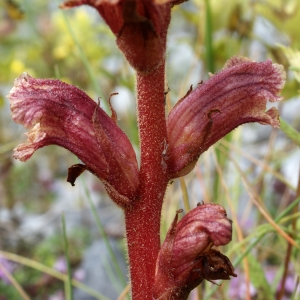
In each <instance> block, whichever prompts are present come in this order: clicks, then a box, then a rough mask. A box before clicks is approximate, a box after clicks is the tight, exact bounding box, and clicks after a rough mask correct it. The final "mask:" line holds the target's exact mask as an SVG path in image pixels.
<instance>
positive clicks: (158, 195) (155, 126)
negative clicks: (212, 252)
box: [125, 65, 168, 300]
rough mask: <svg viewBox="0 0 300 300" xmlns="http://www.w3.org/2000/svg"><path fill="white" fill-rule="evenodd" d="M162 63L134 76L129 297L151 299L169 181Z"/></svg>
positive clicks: (128, 224) (127, 216)
mask: <svg viewBox="0 0 300 300" xmlns="http://www.w3.org/2000/svg"><path fill="white" fill-rule="evenodd" d="M164 76H165V74H164V65H162V66H161V67H159V68H158V69H157V70H156V71H154V72H152V73H151V74H148V75H142V74H138V75H137V99H138V103H137V108H138V124H139V132H140V143H141V169H140V189H139V199H138V200H137V201H136V204H135V205H134V206H133V207H131V208H130V209H127V210H126V211H125V221H126V234H127V243H128V255H129V262H130V276H131V284H132V299H134V300H139V299H143V300H144V299H145V300H146V299H152V288H153V283H154V273H155V264H156V259H157V256H158V252H159V249H160V218H161V208H162V202H163V198H164V194H165V191H166V186H167V183H168V175H167V172H166V163H165V160H166V154H165V152H166V149H167V147H166V145H167V133H166V132H167V131H166V118H165V101H164Z"/></svg>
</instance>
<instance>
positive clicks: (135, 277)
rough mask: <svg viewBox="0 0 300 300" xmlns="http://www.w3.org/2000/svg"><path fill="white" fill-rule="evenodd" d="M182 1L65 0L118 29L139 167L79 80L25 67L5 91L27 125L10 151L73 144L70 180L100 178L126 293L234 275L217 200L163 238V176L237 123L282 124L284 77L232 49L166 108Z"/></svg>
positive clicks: (181, 294) (227, 229) (144, 293)
mask: <svg viewBox="0 0 300 300" xmlns="http://www.w3.org/2000/svg"><path fill="white" fill-rule="evenodd" d="M181 2H183V1H182V0H177V1H176V0H175V1H174V0H173V1H170V0H156V1H152V0H69V1H66V2H65V3H63V4H62V5H61V7H62V8H70V7H74V6H79V5H82V4H87V5H90V6H93V7H94V8H95V9H96V10H97V11H98V12H99V13H100V15H101V16H102V18H103V19H104V20H105V22H106V23H107V25H108V26H109V27H110V29H111V31H112V32H113V34H114V35H115V37H116V44H117V46H118V47H119V49H120V50H121V51H122V52H123V54H124V56H125V58H126V59H127V61H128V62H129V63H130V65H131V66H132V68H133V69H134V70H135V72H136V96H137V123H138V130H139V139H140V153H141V157H140V167H138V163H137V158H136V154H135V152H134V150H133V147H132V145H131V142H130V141H129V139H128V138H127V136H126V135H125V133H124V132H123V131H122V130H121V129H120V128H119V127H118V124H117V117H116V113H115V111H114V109H113V107H112V106H111V105H110V106H111V111H112V115H111V116H109V115H107V114H106V113H105V112H104V110H103V109H102V108H101V107H100V105H99V103H98V104H97V103H96V102H95V101H93V100H92V99H91V98H90V97H89V96H88V95H87V94H85V93H84V92H83V91H81V90H80V89H78V88H77V87H75V86H73V85H70V84H66V83H64V82H61V81H59V80H55V79H36V78H33V77H31V76H30V75H28V74H25V73H24V74H22V75H21V76H20V77H19V78H17V79H16V80H15V84H14V87H13V88H12V90H11V92H10V94H9V99H10V102H11V111H12V118H13V119H14V121H15V122H17V123H20V124H22V125H23V126H24V127H26V128H27V129H29V132H28V133H27V137H28V139H27V141H26V142H25V143H23V144H20V145H19V146H18V147H17V148H16V149H15V150H14V157H15V158H16V159H19V160H21V161H26V160H28V159H29V158H30V157H31V156H32V155H33V153H34V152H35V151H36V150H37V149H39V148H42V147H44V146H47V145H58V146H61V147H64V148H66V149H68V150H69V151H71V152H73V153H74V154H75V155H76V156H77V157H78V158H79V159H80V160H81V162H82V163H81V164H76V165H73V166H71V167H70V168H69V172H68V181H69V182H71V184H74V182H75V180H76V178H77V177H78V176H79V175H80V174H81V173H82V172H83V171H85V170H87V171H90V172H91V173H93V174H94V175H95V176H97V177H98V178H99V180H101V181H102V182H103V184H104V186H105V189H106V191H107V193H108V195H109V196H110V198H111V199H112V201H114V202H115V203H116V204H117V205H118V206H119V207H120V208H121V209H122V210H123V212H124V214H125V223H126V241H127V249H128V257H129V270H130V282H131V295H132V299H134V300H146V299H149V300H150V299H151V300H153V299H180V300H182V299H187V297H188V295H189V293H190V291H191V290H192V289H194V288H195V287H196V286H197V285H199V284H200V283H201V282H202V281H203V280H208V281H213V280H217V279H230V276H236V275H235V273H234V269H233V266H232V264H231V263H230V261H229V259H228V258H227V257H226V256H225V255H223V254H222V253H220V252H219V251H218V250H216V249H215V248H214V247H215V246H220V245H226V244H228V243H229V242H230V241H231V235H232V222H231V221H230V220H229V219H228V218H227V215H226V211H225V209H224V208H223V207H221V206H220V205H217V204H202V205H199V206H197V207H196V208H194V209H193V210H191V211H190V212H189V213H187V214H186V215H185V216H184V217H183V218H182V219H181V220H180V221H178V215H179V211H178V212H174V215H175V219H174V221H173V223H172V225H171V227H170V229H169V231H168V233H167V237H166V239H165V241H164V242H163V243H162V244H161V241H160V220H161V211H162V204H163V199H164V196H165V192H166V188H167V184H168V182H169V181H170V180H171V179H174V178H178V177H180V176H184V175H186V174H188V173H189V172H191V170H192V169H193V168H194V166H195V164H196V162H197V160H198V158H199V156H200V155H201V154H202V153H203V152H204V151H206V150H207V149H208V148H209V147H210V146H211V145H213V144H214V143H216V142H217V141H218V140H219V139H221V138H222V137H224V136H225V135H226V134H227V133H229V132H230V131H232V130H233V129H235V128H236V127H237V126H239V125H241V124H244V123H249V122H258V123H260V124H262V125H266V124H269V125H271V126H273V127H275V128H276V127H279V115H278V112H277V110H276V109H275V108H271V109H269V110H267V111H266V102H267V101H268V100H269V101H272V102H273V101H278V100H280V99H281V97H280V96H279V94H280V92H281V90H282V88H283V86H284V80H285V74H284V71H283V67H282V66H280V65H277V64H273V63H272V61H271V60H267V61H265V62H259V63H257V62H252V61H250V60H249V59H247V58H244V57H233V58H231V59H230V60H229V61H228V62H227V63H226V64H225V66H224V68H223V70H222V71H220V72H219V73H217V74H214V75H212V76H211V77H210V79H209V80H207V81H206V82H204V83H202V84H199V85H198V86H197V87H196V88H195V89H194V90H192V89H190V90H189V91H188V93H187V94H186V96H185V97H183V98H182V99H180V100H179V101H178V102H177V103H176V105H175V106H174V107H173V108H172V110H171V111H170V113H169V114H168V115H167V116H166V108H165V86H166V85H165V55H166V41H167V31H168V26H169V24H170V20H171V10H172V7H174V6H175V5H178V4H180V3H181Z"/></svg>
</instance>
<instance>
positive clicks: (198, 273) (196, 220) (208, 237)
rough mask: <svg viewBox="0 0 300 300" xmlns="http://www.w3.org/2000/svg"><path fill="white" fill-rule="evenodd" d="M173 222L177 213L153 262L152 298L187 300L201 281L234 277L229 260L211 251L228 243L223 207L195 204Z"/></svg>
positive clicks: (226, 219)
mask: <svg viewBox="0 0 300 300" xmlns="http://www.w3.org/2000/svg"><path fill="white" fill-rule="evenodd" d="M179 212H180V211H179ZM177 221H178V212H177V214H176V217H175V219H174V221H173V223H172V225H171V227H170V229H169V231H168V233H167V236H166V239H165V241H164V243H163V244H162V247H161V250H160V252H159V256H158V259H157V265H156V275H155V286H154V293H153V296H154V299H174V300H175V299H182V300H183V299H187V297H188V294H189V293H190V291H191V290H192V289H194V288H195V287H196V286H197V285H199V284H200V283H201V282H202V281H203V280H204V279H206V280H208V281H211V280H217V279H225V280H226V279H230V276H236V275H235V274H234V269H233V266H232V265H231V263H230V261H229V259H228V258H227V257H226V256H225V255H223V254H221V253H220V252H219V251H217V250H215V249H212V247H213V246H220V245H226V244H228V243H229V242H230V241H231V234H232V228H231V223H232V222H231V220H229V219H228V218H227V216H226V212H225V210H224V208H223V207H221V206H220V205H217V204H203V205H199V206H197V207H196V208H195V209H193V210H192V211H190V212H189V213H188V214H186V215H185V216H184V217H183V218H182V219H181V220H180V221H179V222H177Z"/></svg>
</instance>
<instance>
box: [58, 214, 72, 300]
mask: <svg viewBox="0 0 300 300" xmlns="http://www.w3.org/2000/svg"><path fill="white" fill-rule="evenodd" d="M61 223H62V231H63V241H64V251H65V259H66V263H67V281H66V282H65V285H64V286H65V297H66V300H73V289H72V274H71V267H70V258H69V243H68V238H67V230H66V221H65V216H64V214H62V216H61Z"/></svg>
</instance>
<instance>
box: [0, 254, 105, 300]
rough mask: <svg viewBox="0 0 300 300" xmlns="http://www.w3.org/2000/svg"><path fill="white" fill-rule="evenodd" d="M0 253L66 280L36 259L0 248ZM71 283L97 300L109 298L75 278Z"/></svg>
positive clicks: (19, 262) (61, 274)
mask: <svg viewBox="0 0 300 300" xmlns="http://www.w3.org/2000/svg"><path fill="white" fill-rule="evenodd" d="M0 255H1V256H3V257H5V258H6V259H8V260H10V261H14V262H16V263H18V264H21V265H24V266H27V267H30V268H33V269H35V270H38V271H40V272H42V273H45V274H48V275H50V276H52V277H54V278H56V279H59V280H61V281H63V282H66V281H67V280H68V278H67V275H66V274H63V273H60V272H58V271H56V270H54V269H52V268H50V267H47V266H45V265H43V264H41V263H39V262H37V261H34V260H32V259H29V258H26V257H23V256H20V255H17V254H14V253H10V252H6V251H2V250H0ZM72 285H73V286H74V287H76V288H78V289H81V290H82V291H84V292H86V293H87V294H89V295H91V296H93V297H95V298H96V299H98V300H109V299H108V298H107V297H105V296H104V295H102V294H100V293H98V292H97V291H95V290H93V289H91V288H90V287H88V286H86V285H85V284H83V283H81V282H80V281H78V280H76V279H72Z"/></svg>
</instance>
